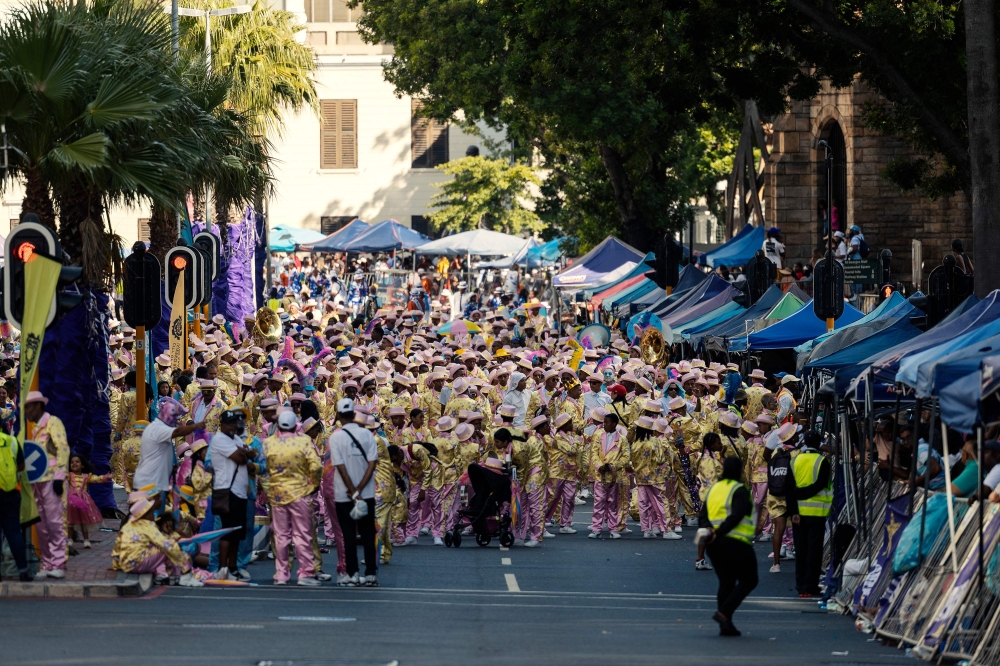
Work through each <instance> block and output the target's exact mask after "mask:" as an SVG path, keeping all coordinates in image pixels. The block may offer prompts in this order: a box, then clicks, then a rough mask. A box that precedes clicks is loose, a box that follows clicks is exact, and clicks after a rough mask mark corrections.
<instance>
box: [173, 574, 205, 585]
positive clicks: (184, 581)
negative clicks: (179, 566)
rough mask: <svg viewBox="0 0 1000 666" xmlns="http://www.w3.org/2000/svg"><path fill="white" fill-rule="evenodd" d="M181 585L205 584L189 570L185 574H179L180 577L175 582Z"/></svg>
mask: <svg viewBox="0 0 1000 666" xmlns="http://www.w3.org/2000/svg"><path fill="white" fill-rule="evenodd" d="M177 584H178V585H180V586H181V587H204V586H205V584H204V583H202V582H201V581H200V580H198V579H197V578H195V577H194V574H193V573H191V572H190V571H189V572H187V573H186V574H181V579H180V580H179V581H178V582H177Z"/></svg>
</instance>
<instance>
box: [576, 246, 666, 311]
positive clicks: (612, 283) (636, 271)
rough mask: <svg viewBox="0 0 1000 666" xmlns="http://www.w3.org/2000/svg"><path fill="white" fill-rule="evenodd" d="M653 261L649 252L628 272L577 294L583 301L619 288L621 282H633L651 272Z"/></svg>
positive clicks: (653, 258) (654, 256)
mask: <svg viewBox="0 0 1000 666" xmlns="http://www.w3.org/2000/svg"><path fill="white" fill-rule="evenodd" d="M655 260H656V255H655V254H653V253H652V252H650V253H648V254H647V255H646V256H645V257H643V259H642V261H640V262H639V263H637V264H635V265H634V266H632V268H631V269H629V271H628V272H626V273H620V274H617V275H615V276H614V277H613V278H611V279H609V280H601V281H599V282H597V283H596V284H594V285H592V286H590V287H587V288H586V289H581V290H580V291H579V292H578V293H579V294H580V295H581V298H582V299H583V300H588V299H590V298H593V297H594V296H595V295H596V294H599V293H600V292H602V291H607V290H608V289H612V288H614V287H616V286H620V285H621V284H622V283H623V282H628V281H629V280H633V279H634V278H637V277H639V276H641V275H645V274H646V273H648V272H649V271H651V270H653V268H654V265H653V262H654V261H655ZM630 286H631V285H630ZM615 293H617V292H615Z"/></svg>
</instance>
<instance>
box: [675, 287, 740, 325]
mask: <svg viewBox="0 0 1000 666" xmlns="http://www.w3.org/2000/svg"><path fill="white" fill-rule="evenodd" d="M722 282H725V280H722ZM713 286H714V285H713ZM713 292H714V293H713ZM738 293H739V290H737V289H736V288H735V287H733V286H732V285H730V284H728V283H726V284H725V286H723V287H722V288H721V289H720V290H719V291H714V290H712V289H711V288H710V289H709V290H708V291H706V292H705V294H704V295H703V296H702V297H701V298H700V299H698V301H697V302H692V303H689V304H688V305H687V306H686V307H684V308H678V309H676V310H674V311H673V312H670V313H667V314H665V315H660V320H661V321H662V322H663V323H664V324H665V325H668V326H670V327H673V326H677V325H683V324H686V323H687V322H689V321H691V320H692V319H695V318H697V317H700V316H701V315H703V314H705V313H706V312H711V311H712V310H715V309H716V308H718V307H721V306H723V305H725V304H726V303H730V302H732V300H733V297H734V296H736V295H737V294H738Z"/></svg>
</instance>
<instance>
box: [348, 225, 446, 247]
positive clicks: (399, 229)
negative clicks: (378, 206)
mask: <svg viewBox="0 0 1000 666" xmlns="http://www.w3.org/2000/svg"><path fill="white" fill-rule="evenodd" d="M430 240H431V239H430V238H428V237H427V236H425V235H423V234H422V233H420V232H418V231H414V230H413V229H411V228H409V227H405V226H403V225H402V224H400V223H399V222H397V221H396V220H384V221H382V222H379V223H378V224H373V225H372V227H371V229H369V230H368V231H366V232H364V233H363V234H361V235H359V236H358V237H357V238H355V239H354V240H352V241H351V242H349V243H347V244H346V245H345V246H344V251H345V252H389V251H390V250H413V249H415V248H418V247H420V246H421V245H423V244H425V243H428V242H430Z"/></svg>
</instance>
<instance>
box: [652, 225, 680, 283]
mask: <svg viewBox="0 0 1000 666" xmlns="http://www.w3.org/2000/svg"><path fill="white" fill-rule="evenodd" d="M683 258H684V248H682V247H681V246H680V244H679V243H678V242H677V241H675V240H674V239H673V237H672V236H670V235H669V234H668V235H667V236H664V238H663V241H662V242H660V244H659V245H658V246H657V247H656V259H655V267H656V278H655V280H654V281H655V282H656V284H657V286H659V287H661V288H666V287H670V288H671V289H673V288H674V287H676V286H677V281H678V280H679V279H680V263H681V260H682V259H683Z"/></svg>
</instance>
